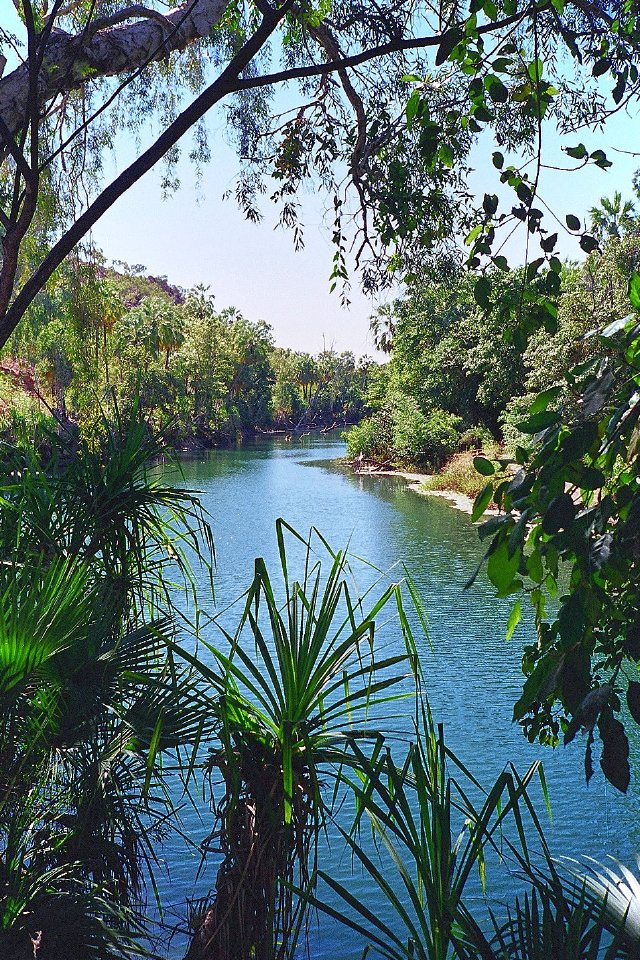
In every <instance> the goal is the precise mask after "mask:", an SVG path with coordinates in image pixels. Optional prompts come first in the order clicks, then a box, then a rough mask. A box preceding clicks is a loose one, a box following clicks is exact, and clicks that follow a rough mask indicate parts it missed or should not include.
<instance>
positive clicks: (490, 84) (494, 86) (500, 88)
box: [484, 74, 509, 103]
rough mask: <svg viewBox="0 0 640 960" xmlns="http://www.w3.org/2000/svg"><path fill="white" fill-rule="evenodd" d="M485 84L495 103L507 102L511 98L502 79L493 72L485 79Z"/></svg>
mask: <svg viewBox="0 0 640 960" xmlns="http://www.w3.org/2000/svg"><path fill="white" fill-rule="evenodd" d="M484 82H485V86H486V88H487V91H488V93H489V96H490V97H491V99H492V100H493V102H494V103H506V102H507V100H508V99H509V91H508V90H507V88H506V87H505V85H504V83H503V82H502V80H500V79H499V78H498V77H496V76H494V75H493V74H489V76H488V77H486V79H485V81H484Z"/></svg>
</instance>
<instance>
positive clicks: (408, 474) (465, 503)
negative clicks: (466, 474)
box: [354, 468, 499, 516]
mask: <svg viewBox="0 0 640 960" xmlns="http://www.w3.org/2000/svg"><path fill="white" fill-rule="evenodd" d="M354 472H355V474H356V476H359V477H401V479H403V480H406V481H407V485H408V487H409V489H410V490H413V492H414V493H417V494H418V495H419V496H421V497H442V498H443V499H444V500H448V501H449V502H450V503H451V505H452V506H453V507H454V508H455V509H456V510H461V511H462V512H463V513H467V514H469V516H471V513H472V511H473V499H472V498H471V497H468V496H467V494H466V493H458V492H457V491H456V490H427V489H426V488H425V486H424V483H425V481H426V480H430V479H431V478H432V477H434V476H436V474H433V473H417V472H414V471H411V470H387V469H382V470H376V469H369V470H368V469H366V468H360V469H355V471H354ZM498 513H499V511H498V510H496V509H495V507H494V508H489V509H487V510H485V512H484V514H483V516H496V515H497V514H498Z"/></svg>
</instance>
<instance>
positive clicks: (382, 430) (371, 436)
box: [343, 412, 391, 460]
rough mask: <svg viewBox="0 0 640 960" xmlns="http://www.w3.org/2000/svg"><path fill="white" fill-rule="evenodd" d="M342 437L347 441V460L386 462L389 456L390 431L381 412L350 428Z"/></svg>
mask: <svg viewBox="0 0 640 960" xmlns="http://www.w3.org/2000/svg"><path fill="white" fill-rule="evenodd" d="M343 437H344V438H345V440H346V441H347V458H348V459H349V460H357V459H358V458H359V457H360V458H362V459H365V460H388V459H389V458H390V456H391V449H390V441H391V431H390V429H389V423H388V418H387V417H386V415H385V414H384V413H383V412H380V413H377V414H376V415H375V416H373V417H369V418H368V419H367V420H362V421H361V422H360V423H357V424H356V425H355V426H354V427H351V429H350V430H348V431H347V432H346V433H344V434H343Z"/></svg>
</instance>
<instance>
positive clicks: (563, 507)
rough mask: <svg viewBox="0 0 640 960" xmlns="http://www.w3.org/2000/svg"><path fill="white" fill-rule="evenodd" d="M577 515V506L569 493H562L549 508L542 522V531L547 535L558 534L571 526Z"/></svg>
mask: <svg viewBox="0 0 640 960" xmlns="http://www.w3.org/2000/svg"><path fill="white" fill-rule="evenodd" d="M575 515H576V505H575V503H574V502H573V500H572V499H571V497H570V496H569V494H568V493H561V494H559V496H557V497H554V498H553V500H552V501H551V503H550V504H549V506H548V507H547V509H546V511H545V514H544V518H543V520H542V529H543V530H544V532H545V533H558V531H559V530H566V529H567V527H569V526H571V524H572V523H573V521H574V519H575Z"/></svg>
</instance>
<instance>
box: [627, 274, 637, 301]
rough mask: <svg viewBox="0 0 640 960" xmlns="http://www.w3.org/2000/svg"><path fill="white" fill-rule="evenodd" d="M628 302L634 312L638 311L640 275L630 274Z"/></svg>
mask: <svg viewBox="0 0 640 960" xmlns="http://www.w3.org/2000/svg"><path fill="white" fill-rule="evenodd" d="M628 292H629V302H630V303H631V306H632V307H633V309H634V310H640V273H632V274H631V276H630V277H629V287H628Z"/></svg>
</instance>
